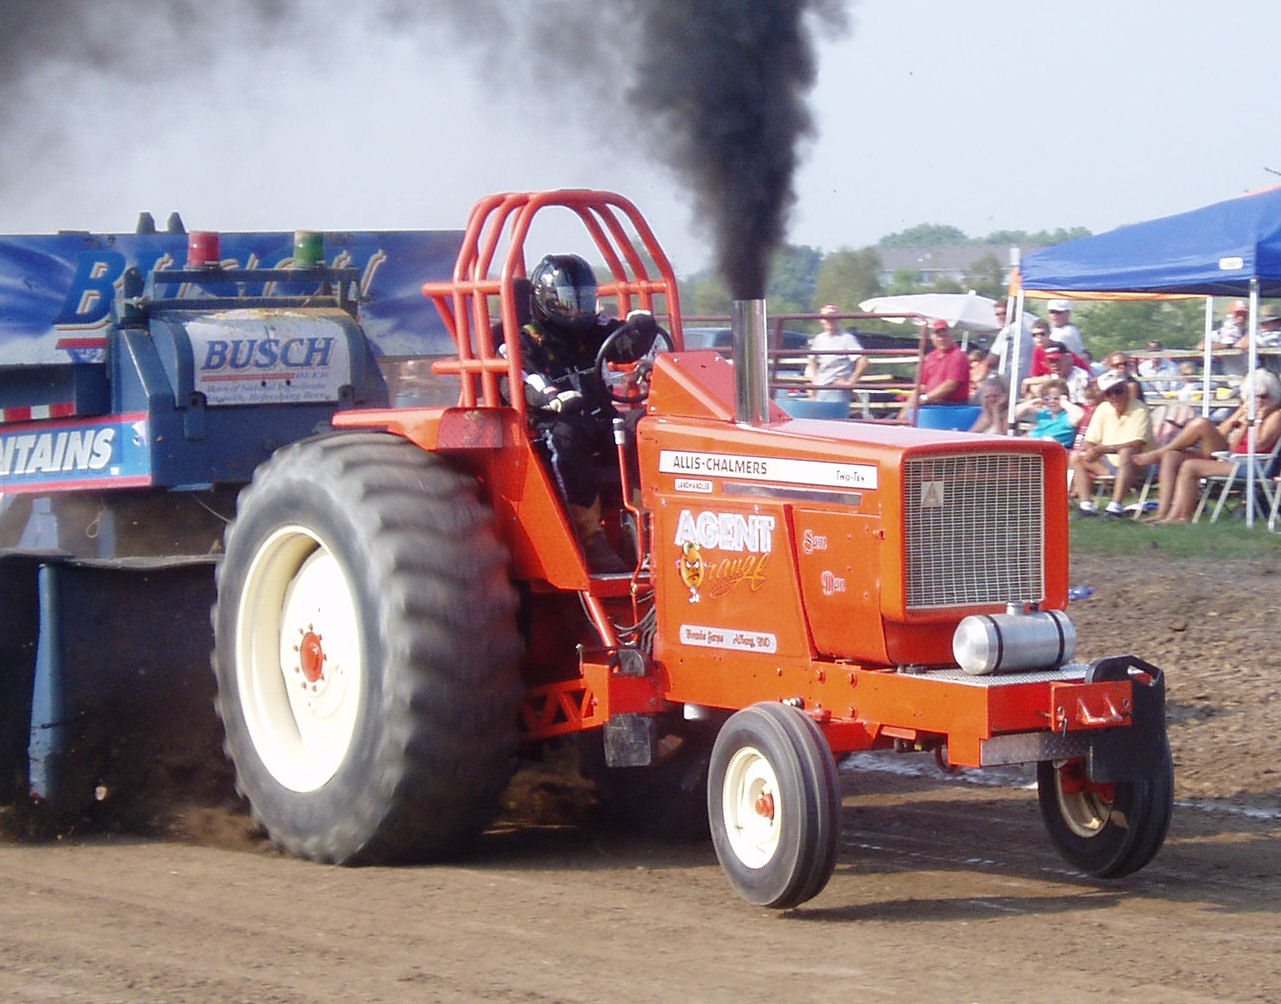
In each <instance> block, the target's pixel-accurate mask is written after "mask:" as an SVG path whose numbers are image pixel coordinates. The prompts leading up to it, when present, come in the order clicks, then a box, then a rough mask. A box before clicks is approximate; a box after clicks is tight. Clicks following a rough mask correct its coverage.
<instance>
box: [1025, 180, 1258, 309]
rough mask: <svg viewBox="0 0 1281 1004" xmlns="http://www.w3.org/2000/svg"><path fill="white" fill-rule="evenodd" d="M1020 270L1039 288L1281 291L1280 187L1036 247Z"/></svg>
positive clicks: (1042, 292) (1071, 291) (1038, 292)
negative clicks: (1039, 248) (1065, 241)
mask: <svg viewBox="0 0 1281 1004" xmlns="http://www.w3.org/2000/svg"><path fill="white" fill-rule="evenodd" d="M1020 278H1021V282H1022V288H1023V291H1024V292H1025V293H1027V294H1028V295H1033V296H1069V295H1080V294H1088V293H1093V294H1096V295H1097V294H1106V293H1110V294H1116V293H1130V294H1135V293H1137V294H1147V295H1151V294H1178V293H1183V294H1193V295H1199V296H1245V295H1247V294H1249V293H1250V292H1251V291H1252V290H1254V289H1257V291H1258V293H1259V295H1260V296H1269V297H1272V296H1281V187H1276V188H1268V189H1264V190H1263V191H1260V192H1254V193H1252V194H1250V195H1243V196H1241V197H1240V198H1236V199H1228V200H1227V201H1226V202H1216V203H1215V204H1214V205H1212V206H1204V207H1203V208H1201V209H1194V210H1192V211H1191V212H1187V213H1179V214H1178V215H1177V216H1165V217H1162V218H1161V219H1157V220H1148V221H1147V222H1145V223H1134V224H1131V225H1130V226H1125V227H1118V228H1117V229H1116V230H1111V231H1109V232H1108V233H1105V234H1098V235H1097V236H1094V237H1082V238H1080V239H1078V240H1074V241H1068V242H1067V243H1065V244H1059V245H1056V246H1055V247H1051V248H1046V249H1045V250H1044V251H1037V252H1035V253H1034V254H1030V255H1028V256H1027V257H1026V258H1024V259H1023V262H1022V264H1021V266H1020ZM1097 298H1098V299H1111V298H1113V297H1107V296H1097Z"/></svg>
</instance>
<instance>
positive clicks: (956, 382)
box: [907, 318, 970, 414]
mask: <svg viewBox="0 0 1281 1004" xmlns="http://www.w3.org/2000/svg"><path fill="white" fill-rule="evenodd" d="M930 338H931V341H932V342H933V344H934V349H933V351H932V352H929V353H927V354H926V356H925V358H924V359H923V360H922V361H921V378H920V384H919V385H918V386H917V388H916V389H915V390H913V391H912V395H911V397H909V398H908V402H907V407H908V409H909V411H908V414H911V410H912V409H915V407H916V406H917V405H918V404H919V405H926V404H966V403H967V402H968V401H969V400H970V361H969V360H968V359H966V358H965V353H964V352H962V351H961V347H960V346H959V345H957V344H956V339H954V338H953V337H952V329H951V327H950V326H949V325H948V323H947V321H945V320H943V319H942V318H939V319H938V320H937V321H935V322H934V323H933V324H932V325H931V326H930Z"/></svg>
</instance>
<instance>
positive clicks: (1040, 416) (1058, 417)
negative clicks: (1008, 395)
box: [1015, 377, 1085, 450]
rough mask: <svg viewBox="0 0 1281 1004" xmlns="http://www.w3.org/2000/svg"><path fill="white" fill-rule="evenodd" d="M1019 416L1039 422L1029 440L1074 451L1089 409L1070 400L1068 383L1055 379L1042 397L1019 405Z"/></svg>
mask: <svg viewBox="0 0 1281 1004" xmlns="http://www.w3.org/2000/svg"><path fill="white" fill-rule="evenodd" d="M1015 415H1016V417H1018V418H1020V419H1024V420H1029V419H1030V420H1032V421H1033V422H1034V423H1035V424H1034V425H1033V426H1032V428H1031V429H1030V430H1029V431H1028V438H1029V439H1053V440H1055V441H1057V442H1059V443H1062V444H1063V447H1064V449H1068V450H1070V449H1072V444H1073V443H1075V442H1076V430H1077V426H1079V425H1080V424H1081V419H1082V418H1083V417H1084V416H1085V409H1084V408H1082V407H1081V406H1080V405H1078V404H1074V403H1073V402H1072V401H1070V400H1069V399H1068V385H1067V383H1066V381H1064V380H1061V379H1060V378H1058V377H1052V378H1051V379H1050V380H1048V381H1047V382H1046V383H1045V385H1044V386H1043V387H1042V388H1041V396H1040V397H1038V398H1029V399H1028V400H1026V401H1021V402H1020V403H1019V406H1018V408H1017V409H1016V410H1015Z"/></svg>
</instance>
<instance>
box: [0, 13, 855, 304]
mask: <svg viewBox="0 0 1281 1004" xmlns="http://www.w3.org/2000/svg"><path fill="white" fill-rule="evenodd" d="M852 2H853V0H599V2H597V3H583V2H582V0H368V2H367V3H366V4H362V5H360V8H359V13H360V18H359V27H358V28H357V27H353V25H354V24H355V22H354V21H353V20H352V12H351V11H349V10H347V9H346V7H345V5H335V4H333V3H332V0H260V2H259V3H257V4H245V5H239V6H237V7H236V11H235V14H234V15H230V16H229V15H228V14H227V13H226V12H225V11H224V10H223V8H221V7H218V8H217V9H216V10H214V9H211V7H210V5H207V4H201V3H199V2H197V0H171V2H170V3H168V4H164V5H159V6H154V7H153V6H148V5H146V4H138V3H136V2H135V0H97V2H95V3H93V4H86V3H84V2H83V0H40V2H38V3H37V2H27V0H0V98H4V101H0V128H4V130H5V131H6V132H7V133H9V134H10V135H14V136H20V137H22V136H26V135H27V134H28V133H31V135H32V136H33V137H36V136H37V135H38V137H39V138H38V140H36V139H28V140H26V141H25V142H21V143H19V144H17V148H16V149H15V148H14V145H13V144H10V145H9V146H7V147H6V148H2V149H0V181H3V180H4V178H5V177H6V175H7V172H8V170H9V169H12V168H13V167H14V166H16V165H18V164H23V165H25V166H26V167H29V166H30V163H31V160H32V157H33V156H37V155H39V156H43V157H46V158H50V159H51V160H56V159H57V158H58V155H59V151H58V149H57V148H58V146H59V144H60V141H61V139H62V134H61V130H62V129H63V128H66V127H67V121H66V118H65V116H63V115H62V114H60V113H59V111H58V109H57V105H56V102H57V100H58V98H57V96H56V95H54V96H51V97H50V99H49V101H48V102H41V107H40V108H27V107H26V106H25V104H24V103H23V102H21V101H18V100H11V99H16V98H17V97H18V95H17V94H16V93H14V89H15V85H17V84H18V83H19V82H21V81H22V80H23V79H24V78H26V77H28V76H29V75H30V74H32V73H33V72H36V71H39V70H40V68H41V67H44V66H48V65H49V64H50V63H51V62H55V63H60V64H65V65H66V66H68V67H75V68H77V71H83V72H84V73H85V74H87V76H86V77H85V78H84V79H83V80H82V82H81V83H80V85H79V87H78V92H79V93H80V94H82V95H83V99H84V100H86V101H88V100H98V99H97V98H93V97H91V96H93V95H98V94H103V95H106V94H109V93H118V92H116V91H114V87H115V85H118V84H122V82H124V84H125V85H127V83H128V81H130V80H131V79H132V78H131V76H130V75H131V74H136V73H137V68H138V66H139V65H145V66H147V67H149V68H150V72H152V73H156V74H164V73H167V72H173V71H175V70H176V69H177V68H178V67H182V66H185V65H186V64H187V63H193V64H196V65H201V66H205V65H211V64H213V63H214V62H216V61H218V60H221V59H225V58H230V57H232V56H237V57H242V56H243V55H244V54H245V53H249V54H254V53H257V54H258V55H260V56H261V57H262V58H264V59H271V58H274V57H275V55H276V53H277V52H279V51H292V50H298V51H310V50H311V48H312V47H314V46H315V45H316V43H317V39H319V38H325V39H332V38H333V36H334V34H335V33H338V34H339V35H340V36H341V33H342V32H348V33H355V36H356V37H352V39H351V44H353V45H358V44H367V41H368V40H367V38H364V39H362V37H359V32H360V31H363V32H365V33H367V34H368V33H381V34H385V35H387V36H388V37H395V38H397V39H401V38H405V37H409V38H412V39H414V40H415V41H416V42H417V43H418V44H419V45H420V46H421V49H422V62H423V65H424V67H428V66H430V65H431V63H432V62H433V60H435V59H437V57H438V56H439V54H440V53H441V51H442V50H449V51H454V50H458V49H468V50H470V51H471V52H472V53H473V54H474V56H475V63H476V70H477V73H478V74H481V75H483V76H484V78H485V79H487V80H490V81H492V82H493V86H494V88H495V90H496V91H497V92H498V93H497V95H496V96H497V97H498V98H500V99H501V100H503V101H507V102H511V101H513V100H515V101H519V102H521V103H522V104H524V105H526V106H527V107H528V110H529V115H528V118H529V121H530V123H531V125H533V126H535V134H536V137H537V138H536V139H534V140H533V141H532V145H531V146H530V148H529V149H527V150H526V151H525V154H526V155H527V156H529V157H531V158H533V159H537V160H545V159H546V158H549V157H556V156H558V155H559V154H560V149H559V147H558V146H557V144H556V142H555V137H556V135H557V134H558V133H559V131H561V130H563V129H564V128H566V127H569V128H574V129H578V130H581V131H583V133H584V134H585V135H587V134H589V133H588V130H593V129H594V130H599V129H600V127H601V123H604V122H613V123H619V122H621V124H622V128H621V129H617V130H614V131H613V132H612V134H611V136H610V137H609V139H608V140H607V141H606V142H604V143H602V145H601V156H602V157H619V158H622V157H626V156H628V155H629V154H631V153H633V152H634V151H635V150H636V148H637V145H638V143H637V139H636V137H641V138H642V139H643V145H644V148H645V154H646V156H648V157H650V158H651V159H656V160H659V161H662V162H664V163H666V164H668V165H669V166H671V167H672V168H673V169H674V170H675V171H676V173H677V174H678V176H679V177H680V179H681V180H682V182H683V183H684V184H686V185H687V186H688V187H689V188H690V190H692V192H693V193H694V203H695V206H694V208H695V212H696V222H700V223H704V224H705V225H706V226H707V228H708V231H709V233H710V237H711V241H712V245H713V247H712V250H713V256H714V262H715V265H716V269H717V271H718V273H719V274H720V275H721V277H722V278H723V279H724V280H725V283H726V285H727V286H728V287H729V290H730V292H731V294H732V295H733V296H734V298H735V299H755V298H759V297H761V296H763V295H764V289H765V280H766V273H767V271H768V268H769V262H770V258H771V255H772V253H773V252H774V251H775V250H776V249H777V248H778V247H779V246H780V245H781V243H782V241H783V238H784V234H785V231H786V223H787V216H788V212H789V210H790V209H791V207H792V204H793V202H794V201H795V194H794V190H793V174H794V172H795V169H796V166H797V163H798V161H799V157H800V146H801V143H802V142H803V141H804V140H805V139H806V138H807V137H809V136H810V135H811V134H812V132H813V121H812V119H811V117H810V114H809V112H808V110H807V108H806V104H805V100H806V97H807V95H808V92H809V90H810V88H811V87H812V85H813V83H814V79H815V75H816V64H817V60H816V56H815V53H814V44H813V41H814V36H815V34H816V33H817V32H819V31H821V32H824V33H825V34H827V35H829V36H830V35H836V34H840V33H842V32H843V31H844V30H845V28H846V26H847V13H846V11H847V8H848V7H849V5H850V4H851V3H852ZM429 80H430V78H429V76H428V75H427V74H426V73H424V79H423V81H422V82H421V83H422V85H423V86H428V85H429V84H428V81H429ZM103 84H106V85H109V86H100V85H103ZM30 93H31V92H28V95H30ZM59 93H61V92H59ZM102 100H103V115H104V116H110V117H112V118H115V117H117V116H120V117H123V116H122V113H121V111H120V108H121V107H122V106H127V105H128V102H123V103H122V102H120V101H119V100H117V101H116V103H115V104H109V103H107V101H106V99H105V98H103V99H102ZM440 100H441V102H442V105H447V103H448V100H449V96H448V94H442V95H441V98H440ZM620 113H621V114H620ZM567 115H568V116H569V117H570V118H572V119H573V121H567V120H566V116H567ZM28 124H31V128H30V129H28V128H25V127H26V125H28ZM37 129H38V130H39V132H38V133H37V132H36V130H37ZM33 146H34V147H36V148H35V149H31V148H30V147H33ZM72 169H74V167H73V168H72ZM478 194H479V193H478ZM461 211H462V208H460V212H461Z"/></svg>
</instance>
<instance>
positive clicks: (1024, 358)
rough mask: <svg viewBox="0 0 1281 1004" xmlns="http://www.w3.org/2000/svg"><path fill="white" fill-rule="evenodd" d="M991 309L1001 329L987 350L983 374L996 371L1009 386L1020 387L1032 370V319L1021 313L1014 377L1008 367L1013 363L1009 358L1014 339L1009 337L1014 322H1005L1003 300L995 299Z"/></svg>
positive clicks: (1012, 330)
mask: <svg viewBox="0 0 1281 1004" xmlns="http://www.w3.org/2000/svg"><path fill="white" fill-rule="evenodd" d="M992 309H993V311H995V313H996V320H997V323H998V324H1000V325H1001V330H1000V333H999V334H998V335H997V336H996V338H995V340H993V342H992V347H991V348H990V349H988V350H987V359H986V360H985V367H986V368H985V369H984V374H983V375H984V376H987V375H988V374H990V373H992V372H997V373H1000V374H1001V376H1003V377H1005V379H1006V382H1007V383H1008V384H1009V385H1010V386H1011V387H1021V386H1023V381H1024V380H1026V379H1027V377H1028V373H1030V372H1031V370H1032V350H1033V349H1034V348H1036V343H1035V342H1034V341H1033V339H1032V319H1031V318H1030V317H1029V316H1028V315H1027V314H1024V315H1023V334H1022V337H1021V338H1020V339H1019V372H1018V378H1017V379H1015V378H1014V377H1012V376H1011V374H1010V367H1011V366H1012V365H1014V363H1013V359H1012V358H1011V355H1012V353H1013V346H1014V341H1013V339H1012V338H1011V337H1010V336H1011V335H1013V334H1014V322H1013V321H1011V322H1009V323H1008V324H1007V323H1006V320H1005V316H1006V304H1005V301H1004V300H997V302H996V304H995V305H994V306H993V307H992Z"/></svg>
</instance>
